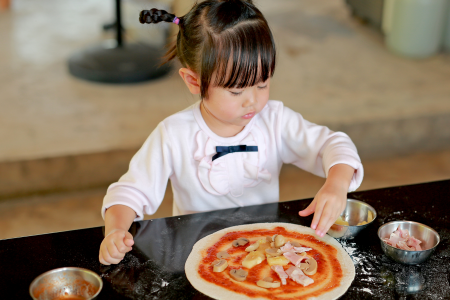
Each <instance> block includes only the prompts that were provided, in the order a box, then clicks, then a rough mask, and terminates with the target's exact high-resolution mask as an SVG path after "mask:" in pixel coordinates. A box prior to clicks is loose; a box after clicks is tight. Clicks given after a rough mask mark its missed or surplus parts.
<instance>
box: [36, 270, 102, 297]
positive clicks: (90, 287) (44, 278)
mask: <svg viewBox="0 0 450 300" xmlns="http://www.w3.org/2000/svg"><path fill="white" fill-rule="evenodd" d="M102 287H103V281H102V279H101V278H100V276H98V275H97V274H96V273H94V272H92V271H90V270H87V269H82V268H75V267H69V268H59V269H54V270H51V271H48V272H45V273H43V274H41V275H39V276H38V277H36V279H34V280H33V282H32V283H31V285H30V295H31V298H33V299H34V300H58V299H72V298H70V297H73V299H86V300H91V299H95V298H96V297H97V296H98V294H99V293H100V291H101V289H102Z"/></svg>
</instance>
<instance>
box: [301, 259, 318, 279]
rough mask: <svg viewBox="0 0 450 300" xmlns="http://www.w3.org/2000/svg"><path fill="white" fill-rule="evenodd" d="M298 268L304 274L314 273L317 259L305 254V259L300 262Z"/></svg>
mask: <svg viewBox="0 0 450 300" xmlns="http://www.w3.org/2000/svg"><path fill="white" fill-rule="evenodd" d="M300 269H301V270H302V271H303V273H305V274H306V275H314V274H316V272H317V261H316V260H315V259H314V258H312V257H309V256H307V257H306V261H305V262H304V263H301V264H300Z"/></svg>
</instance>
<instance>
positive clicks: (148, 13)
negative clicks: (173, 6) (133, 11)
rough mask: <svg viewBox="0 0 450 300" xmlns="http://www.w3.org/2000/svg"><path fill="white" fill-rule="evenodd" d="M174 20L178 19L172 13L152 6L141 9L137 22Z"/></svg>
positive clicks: (148, 22) (147, 22)
mask: <svg viewBox="0 0 450 300" xmlns="http://www.w3.org/2000/svg"><path fill="white" fill-rule="evenodd" d="M174 20H175V22H176V21H177V20H179V19H178V18H177V17H175V15H174V14H171V13H168V12H167V11H165V10H159V9H156V8H152V9H150V10H143V11H141V13H140V14H139V22H141V24H151V23H154V24H156V23H159V22H169V23H171V22H174Z"/></svg>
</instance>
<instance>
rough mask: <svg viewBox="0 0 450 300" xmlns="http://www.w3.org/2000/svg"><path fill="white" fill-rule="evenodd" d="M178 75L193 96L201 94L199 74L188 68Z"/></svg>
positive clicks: (180, 71) (181, 70)
mask: <svg viewBox="0 0 450 300" xmlns="http://www.w3.org/2000/svg"><path fill="white" fill-rule="evenodd" d="M178 73H179V74H180V76H181V78H183V80H184V83H186V85H187V87H188V89H189V91H190V92H191V93H192V94H193V95H198V94H200V76H198V74H197V73H195V72H194V71H192V70H191V69H188V68H181V69H180V70H179V71H178Z"/></svg>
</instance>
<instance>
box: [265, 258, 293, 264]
mask: <svg viewBox="0 0 450 300" xmlns="http://www.w3.org/2000/svg"><path fill="white" fill-rule="evenodd" d="M267 263H268V264H269V266H273V265H281V266H287V265H288V264H289V259H287V258H286V257H284V256H277V257H267Z"/></svg>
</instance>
